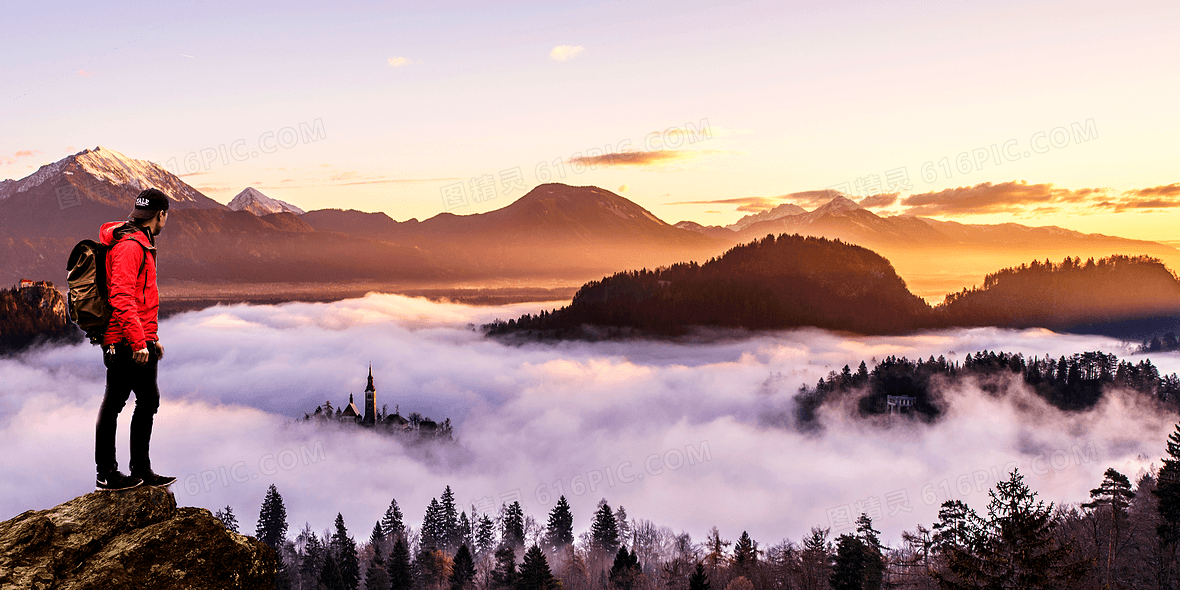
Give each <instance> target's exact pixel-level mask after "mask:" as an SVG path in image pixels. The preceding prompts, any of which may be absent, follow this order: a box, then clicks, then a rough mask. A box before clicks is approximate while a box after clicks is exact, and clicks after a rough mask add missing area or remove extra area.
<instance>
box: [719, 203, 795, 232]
mask: <svg viewBox="0 0 1180 590" xmlns="http://www.w3.org/2000/svg"><path fill="white" fill-rule="evenodd" d="M800 213H807V209H804V208H803V207H800V206H798V205H796V204H794V203H783V204H782V205H779V206H778V207H775V208H774V209H768V210H766V211H759V212H757V213H754V214H753V215H747V216H745V217H743V218H741V219H739V220H737V221H736V222H734V223H731V224H729V225H727V226H725V227H726V228H727V229H732V230H733V231H742V230H743V229H746V228H747V227H750V226H751V225H754V224H755V223H758V222H761V221H770V220H772V219H778V218H780V217H786V216H788V215H799V214H800Z"/></svg>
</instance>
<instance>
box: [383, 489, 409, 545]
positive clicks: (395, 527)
mask: <svg viewBox="0 0 1180 590" xmlns="http://www.w3.org/2000/svg"><path fill="white" fill-rule="evenodd" d="M381 529H382V532H383V533H384V534H385V538H386V539H394V538H395V537H399V536H402V535H405V534H406V526H405V524H404V523H403V522H402V510H401V508H398V506H397V499H396V498H395V499H393V500H391V501H390V502H389V508H386V509H385V516H383V517H381Z"/></svg>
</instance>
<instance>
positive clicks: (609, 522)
mask: <svg viewBox="0 0 1180 590" xmlns="http://www.w3.org/2000/svg"><path fill="white" fill-rule="evenodd" d="M590 544H591V546H592V547H593V548H595V549H599V550H601V551H603V552H605V553H607V554H608V555H609V554H612V553H614V552H616V551H618V549H619V525H618V522H617V521H616V520H615V515H614V513H613V512H611V509H610V505H609V504H607V503H606V502H605V501H603V502H602V503H601V504H600V505H599V507H598V512H595V513H594V522H593V523H591V524H590Z"/></svg>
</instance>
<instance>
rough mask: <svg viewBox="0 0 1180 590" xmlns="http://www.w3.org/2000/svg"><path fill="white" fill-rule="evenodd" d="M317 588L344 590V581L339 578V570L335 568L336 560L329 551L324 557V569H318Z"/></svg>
mask: <svg viewBox="0 0 1180 590" xmlns="http://www.w3.org/2000/svg"><path fill="white" fill-rule="evenodd" d="M319 581H320V583H319V587H320V588H323V589H324V590H346V587H345V585H344V580H343V579H341V578H340V570H339V569H338V568H337V567H336V560H335V559H334V558H333V557H332V552H331V551H329V552H327V554H325V555H324V567H323V568H321V569H320V580H319Z"/></svg>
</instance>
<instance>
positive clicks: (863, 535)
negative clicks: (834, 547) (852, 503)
mask: <svg viewBox="0 0 1180 590" xmlns="http://www.w3.org/2000/svg"><path fill="white" fill-rule="evenodd" d="M880 535H881V531H878V530H875V529H873V519H872V518H869V515H867V514H865V513H863V512H862V513H861V515H860V516H859V517H857V519H856V536H857V538H858V539H860V543H861V551H863V552H864V582H863V584H862V586H861V587H862V588H863V590H881V585H882V584H884V583H885V555H884V551H883V550H882V548H881V536H880Z"/></svg>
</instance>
